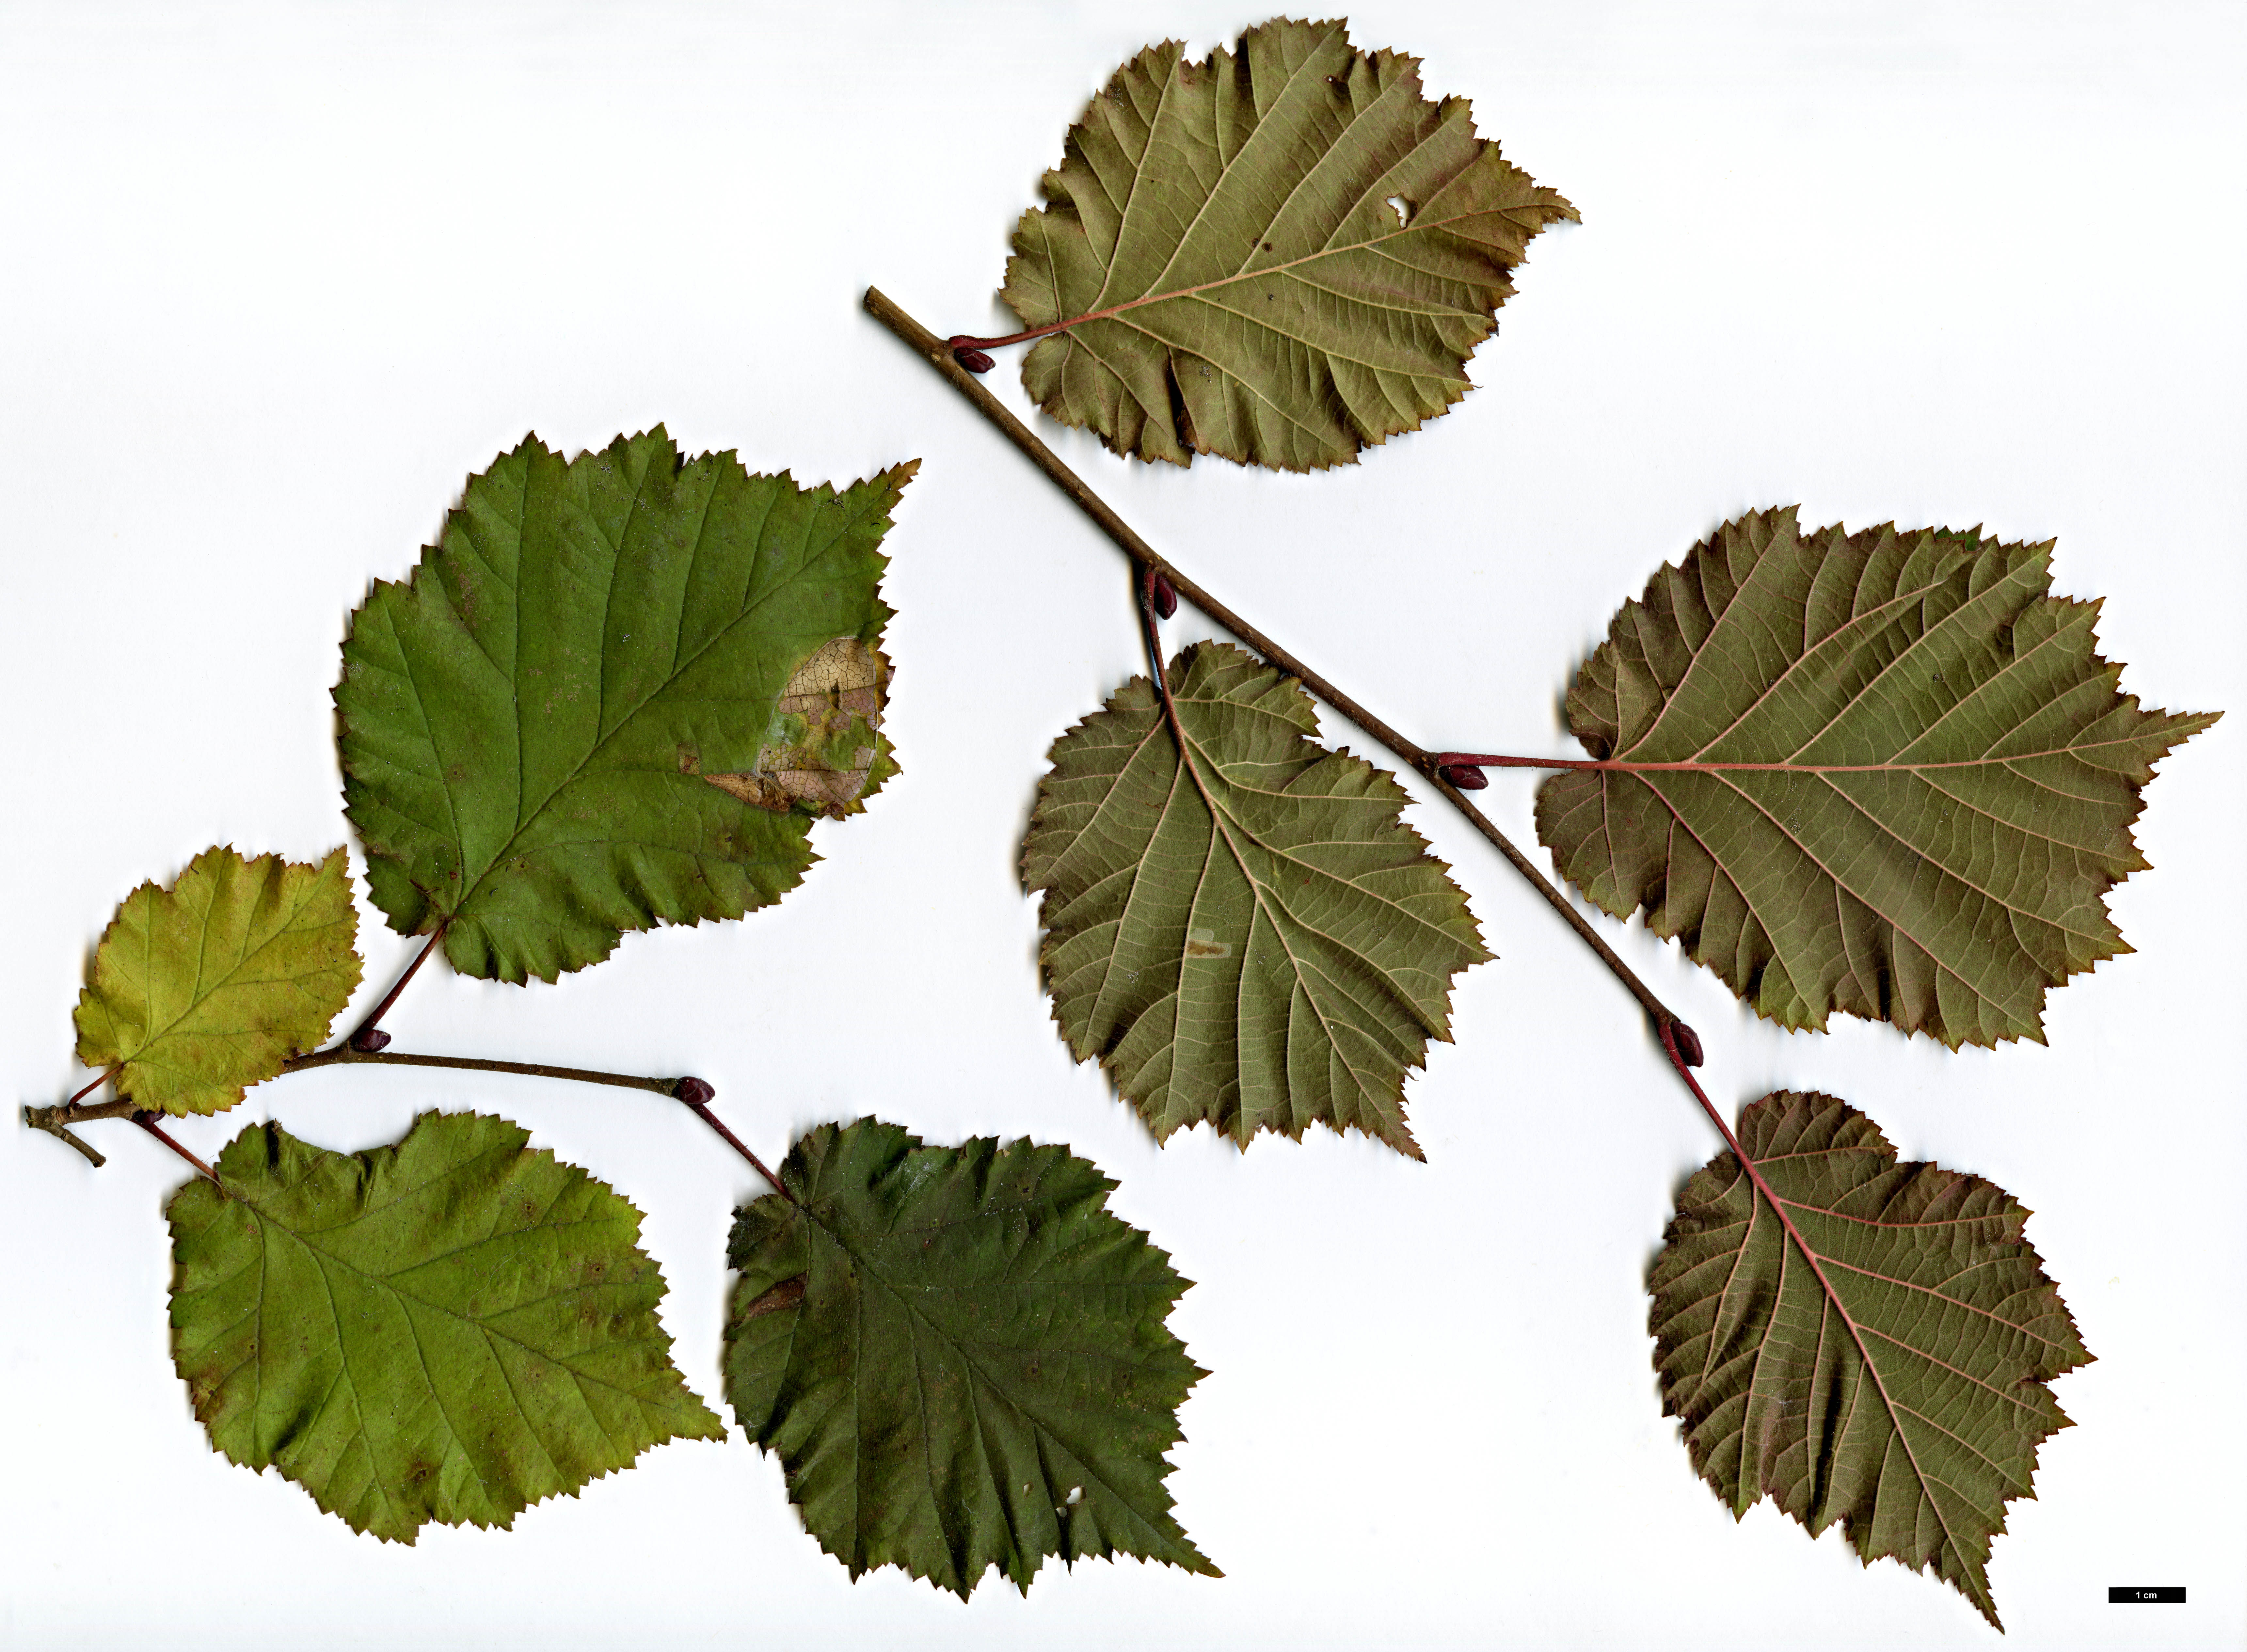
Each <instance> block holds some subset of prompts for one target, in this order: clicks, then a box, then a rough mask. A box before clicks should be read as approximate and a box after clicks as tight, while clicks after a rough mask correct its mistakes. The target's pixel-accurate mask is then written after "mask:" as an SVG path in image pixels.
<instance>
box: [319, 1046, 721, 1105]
mask: <svg viewBox="0 0 2247 1652" xmlns="http://www.w3.org/2000/svg"><path fill="white" fill-rule="evenodd" d="M361 1064H367V1065H372V1066H377V1067H449V1068H455V1069H458V1070H461V1071H465V1072H471V1073H519V1074H521V1075H522V1076H523V1077H525V1078H566V1079H571V1080H574V1081H575V1082H577V1083H580V1084H611V1085H615V1086H617V1087H618V1088H619V1089H635V1090H653V1091H654V1092H655V1093H656V1094H657V1095H659V1096H676V1095H678V1093H679V1089H678V1087H679V1085H680V1083H682V1082H684V1081H683V1080H680V1079H676V1078H645V1077H642V1076H641V1075H639V1074H637V1073H604V1072H598V1071H596V1070H595V1069H594V1068H589V1067H549V1066H546V1065H545V1064H543V1062H494V1061H485V1060H482V1059H481V1058H477V1057H471V1056H467V1055H416V1054H414V1053H413V1051H410V1050H380V1051H377V1050H360V1049H353V1048H352V1047H351V1046H350V1045H349V1044H338V1045H337V1046H336V1047H335V1048H332V1049H324V1050H321V1051H319V1052H318V1053H317V1054H315V1055H298V1056H296V1057H294V1058H293V1059H291V1060H290V1061H288V1062H283V1063H282V1067H281V1070H282V1071H283V1073H303V1072H308V1071H310V1070H311V1068H315V1067H356V1066H359V1065H361Z"/></svg>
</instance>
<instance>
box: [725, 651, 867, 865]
mask: <svg viewBox="0 0 2247 1652" xmlns="http://www.w3.org/2000/svg"><path fill="white" fill-rule="evenodd" d="M889 683H890V662H889V661H888V660H886V659H884V658H883V657H882V654H881V652H880V651H879V650H878V649H873V648H869V647H867V646H866V645H865V644H864V643H862V642H860V641H859V640H858V639H857V638H855V637H838V638H836V639H835V640H834V641H833V642H831V643H827V644H823V645H822V646H820V647H819V648H818V649H816V650H815V651H814V652H813V653H812V656H811V658H810V659H807V660H805V661H804V662H803V665H801V666H798V667H796V674H795V675H794V676H792V677H790V678H789V679H788V689H787V692H786V693H783V694H782V696H781V699H780V706H779V711H780V713H781V715H782V716H789V717H800V718H802V719H803V723H804V736H803V742H802V743H801V744H799V745H794V746H768V747H765V748H764V749H763V750H762V751H761V752H759V753H758V754H757V761H756V767H755V768H753V769H751V770H749V771H748V773H746V774H732V775H703V776H702V778H703V779H704V780H706V781H707V782H709V783H710V784H711V785H713V786H715V787H716V788H718V789H719V790H720V791H721V792H724V793H726V794H727V795H729V796H733V797H738V798H739V799H741V802H745V803H747V804H748V805H749V806H750V807H751V808H753V809H770V810H771V811H772V812H773V813H775V814H786V813H787V812H788V811H789V809H796V808H803V809H809V810H810V811H811V812H812V813H814V814H817V815H824V816H828V817H829V818H830V819H835V820H839V819H841V818H842V817H843V816H845V815H847V814H849V813H850V811H851V809H853V808H854V807H856V806H857V801H858V797H859V795H860V794H861V793H862V792H864V790H865V789H866V781H867V776H868V775H869V774H870V773H871V770H872V768H873V766H874V756H875V747H873V746H871V745H862V746H859V747H857V748H856V749H855V750H854V751H853V752H852V754H851V759H850V767H849V768H833V767H831V766H830V764H829V763H828V762H827V761H825V759H824V758H823V755H822V754H821V752H820V747H823V746H825V745H827V744H830V742H831V741H833V740H834V739H836V738H837V737H839V736H842V735H843V734H848V733H849V731H850V725H851V722H852V720H854V719H855V720H857V721H859V722H861V723H863V724H864V726H865V727H866V728H868V729H869V730H871V731H872V732H873V733H876V734H878V733H880V731H881V727H882V709H883V707H884V705H885V704H886V703H887V700H888V698H889ZM682 767H683V765H682Z"/></svg>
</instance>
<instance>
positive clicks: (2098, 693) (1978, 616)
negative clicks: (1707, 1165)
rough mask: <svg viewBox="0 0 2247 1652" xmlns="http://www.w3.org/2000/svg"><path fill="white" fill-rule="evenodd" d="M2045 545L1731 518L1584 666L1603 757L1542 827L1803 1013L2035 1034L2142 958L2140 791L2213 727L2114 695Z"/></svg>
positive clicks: (1580, 773)
mask: <svg viewBox="0 0 2247 1652" xmlns="http://www.w3.org/2000/svg"><path fill="white" fill-rule="evenodd" d="M2051 550H2052V547H2051V545H2050V544H2049V543H2046V544H2041V545H2019V544H1999V543H1998V542H1996V541H1995V540H1990V539H1984V538H1983V537H1982V536H1981V535H1980V533H1979V532H1978V531H1975V532H1969V533H1953V532H1950V531H1949V530H1948V529H1922V530H1919V531H1917V532H1899V531H1898V530H1897V529H1895V527H1894V526H1893V525H1891V524H1884V525H1882V526H1881V527H1878V528H1873V529H1867V530H1865V531H1864V532H1862V533H1859V534H1845V533H1843V532H1842V530H1841V529H1840V528H1839V527H1833V528H1826V529H1818V530H1815V531H1812V532H1803V531H1801V530H1800V529H1799V528H1798V526H1797V523H1796V519H1795V511H1794V509H1793V507H1792V506H1790V507H1788V508H1786V509H1783V510H1773V511H1764V512H1759V513H1752V514H1751V515H1746V516H1743V517H1741V518H1740V519H1739V520H1738V521H1737V522H1728V523H1726V524H1725V526H1724V527H1723V528H1721V529H1718V531H1717V533H1716V534H1715V535H1713V536H1711V538H1710V539H1708V540H1707V541H1706V542H1705V543H1702V544H1700V545H1698V546H1697V547H1695V548H1694V550H1692V551H1691V552H1690V554H1689V555H1688V556H1686V558H1685V560H1684V562H1683V563H1680V564H1679V565H1677V566H1676V567H1672V568H1665V569H1663V570H1662V572H1661V573H1659V574H1657V575H1656V577H1655V578H1654V580H1653V581H1652V583H1650V584H1649V585H1648V586H1647V588H1646V594H1645V596H1644V597H1643V598H1642V599H1641V600H1639V601H1636V602H1631V603H1627V604H1624V606H1623V608H1622V611H1621V612H1620V613H1618V614H1617V615H1616V616H1615V622H1614V625H1612V626H1611V627H1610V628H1609V631H1608V640H1607V641H1606V642H1605V643H1603V644H1602V645H1600V647H1599V649H1598V650H1597V651H1596V652H1595V653H1594V654H1593V655H1592V656H1591V658H1590V659H1588V660H1587V661H1586V662H1585V663H1584V666H1583V668H1582V669H1581V671H1579V672H1578V673H1577V675H1576V681H1575V684H1574V686H1573V687H1572V688H1571V689H1570V690H1569V693H1568V726H1569V727H1570V728H1571V729H1572V730H1573V731H1574V734H1576V735H1577V737H1578V738H1579V739H1581V741H1583V742H1584V744H1585V746H1586V747H1587V748H1588V749H1589V751H1590V752H1591V754H1592V756H1593V757H1594V759H1595V760H1596V761H1595V762H1594V763H1593V764H1589V765H1586V766H1582V767H1580V768H1576V769H1574V770H1572V771H1570V772H1567V773H1564V774H1561V775H1555V776H1554V777H1553V778H1551V779H1549V780H1547V781H1546V782H1544V784H1543V785H1542V786H1541V787H1540V788H1539V790H1538V794H1537V830H1538V835H1539V836H1540V838H1542V840H1543V841H1544V843H1546V845H1547V847H1548V848H1550V849H1551V850H1553V854H1554V859H1555V861H1556V862H1557V863H1558V864H1559V865H1560V868H1561V872H1562V874H1563V875H1564V876H1566V877H1567V878H1568V879H1569V881H1570V882H1572V883H1574V884H1575V885H1576V887H1577V888H1578V889H1580V890H1581V891H1583V893H1584V894H1585V895H1586V896H1587V897H1588V898H1590V899H1591V900H1592V901H1594V902H1595V903H1596V904H1597V905H1600V906H1601V907H1602V908H1603V909H1604V910H1606V911H1608V912H1611V913H1613V914H1614V915H1615V916H1616V917H1618V918H1628V917H1629V915H1630V914H1631V912H1632V911H1634V910H1635V909H1639V908H1643V909H1644V910H1645V911H1646V914H1647V924H1648V926H1649V928H1651V929H1652V930H1654V932H1656V934H1659V935H1663V936H1665V937H1675V938H1677V939H1680V940H1682V941H1683V942H1684V945H1685V946H1686V948H1687V950H1688V952H1690V954H1691V956H1692V957H1693V958H1694V959H1696V960H1697V962H1700V963H1703V964H1705V965H1707V966H1709V967H1710V968H1711V969H1713V970H1715V971H1716V972H1717V973H1718V975H1719V976H1721V977H1722V978H1723V980H1725V984H1726V985H1727V986H1731V989H1732V990H1733V991H1734V992H1736V993H1738V994H1739V995H1740V996H1741V997H1742V998H1744V999H1745V1000H1748V1001H1749V1002H1750V1003H1751V1004H1752V1006H1753V1007H1754V1008H1755V1009H1756V1011H1757V1012H1758V1013H1759V1014H1763V1015H1766V1016H1768V1017H1770V1018H1771V1019H1772V1020H1774V1021H1779V1022H1780V1023H1782V1024H1783V1025H1786V1026H1788V1027H1823V1026H1824V1025H1825V1023H1826V1018H1827V1015H1828V1014H1830V1013H1831V1012H1833V1011H1834V1010H1842V1011H1846V1012H1847V1013H1848V1014H1854V1015H1864V1016H1870V1017H1874V1018H1877V1019H1881V1020H1885V1021H1890V1022H1892V1023H1894V1024H1895V1026H1897V1027H1902V1028H1903V1029H1904V1030H1905V1031H1906V1032H1921V1031H1923V1032H1926V1033H1928V1034H1931V1035H1932V1036H1934V1037H1936V1038H1938V1039H1940V1040H1942V1041H1943V1042H1944V1043H1946V1044H1948V1045H1950V1046H1951V1047H1952V1048H1957V1047H1958V1046H1959V1045H1961V1044H1965V1043H1975V1044H1996V1043H1998V1042H2000V1041H2004V1040H2006V1039H2013V1038H2029V1039H2034V1040H2036V1041H2039V1042H2041V1041H2043V1036H2044V1034H2043V1010H2044V1000H2045V993H2046V990H2047V989H2048V988H2050V987H2052V986H2059V984H2061V983H2062V982H2063V981H2065V980H2066V979H2067V978H2068V977H2069V976H2070V975H2072V974H2074V973H2078V972H2079V971H2082V970H2086V969H2089V968H2090V967H2091V966H2093V965H2094V964H2096V963H2097V962H2098V961H2099V960H2100V959H2105V958H2111V957H2113V956H2114V954H2116V953H2117V952H2127V951H2128V950H2129V948H2128V947H2127V945H2125V944H2124V943H2123V940H2122V938H2121V934H2120V932H2118V931H2117V930H2116V929H2115V927H2114V923H2113V921H2112V920H2111V919H2110V918H2108V917H2107V907H2106V892H2107V890H2108V889H2109V888H2110V887H2111V886H2112V885H2114V884H2116V883H2118V882H2120V881H2121V879H2122V878H2124V877H2127V876H2128V875H2129V874H2130V873H2131V872H2133V871H2136V870H2141V869H2142V868H2143V867H2144V866H2145V864H2146V862H2145V859H2144V857H2142V856H2141V855H2140V854H2139V852H2138V847H2137V844H2136V843H2134V841H2133V840H2132V838H2131V836H2130V824H2131V823H2132V822H2133V821H2134V820H2135V819H2136V818H2137V816H2138V811H2139V809H2141V806H2142V805H2141V799H2140V795H2139V791H2140V788H2141V787H2142V786H2143V785H2144V784H2145V783H2146V782H2147V781H2148V780H2149V779H2151V778H2152V776H2153V765H2154V763H2155V761H2156V760H2157V759H2159V758H2160V757H2162V755H2163V754H2166V753H2167V752H2168V750H2169V749H2170V747H2174V746H2175V745H2177V744H2178V743H2179V742H2181V741H2184V740H2186V739H2188V738H2189V737H2190V736H2191V735H2193V734H2196V733H2197V732H2198V731H2199V730H2201V729H2203V728H2205V727H2208V726H2209V724H2210V723H2212V722H2214V721H2215V720H2216V716H2218V715H2220V714H2221V713H2196V714H2190V715H2181V714H2176V713H2168V712H2154V711H2141V710H2140V709H2139V707H2138V702H2137V700H2135V698H2134V697H2132V696H2130V695H2127V694H2123V693H2119V692H2118V690H2117V688H2116V684H2117V681H2118V680H2119V679H2120V677H2121V667H2120V666H2114V665H2112V664H2110V663H2108V662H2107V661H2106V660H2104V659H2100V657H2099V656H2098V654H2097V653H2096V652H2094V647H2093V645H2094V642H2095V638H2093V630H2092V628H2093V622H2094V621H2095V620H2096V618H2098V613H2099V604H2096V603H2079V602H2069V601H2065V600H2062V599H2059V598H2056V597H2052V596H2050V595H2049V594H2048V589H2049V581H2050V570H2049V565H2048V563H2049V557H2050V554H2051Z"/></svg>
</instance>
